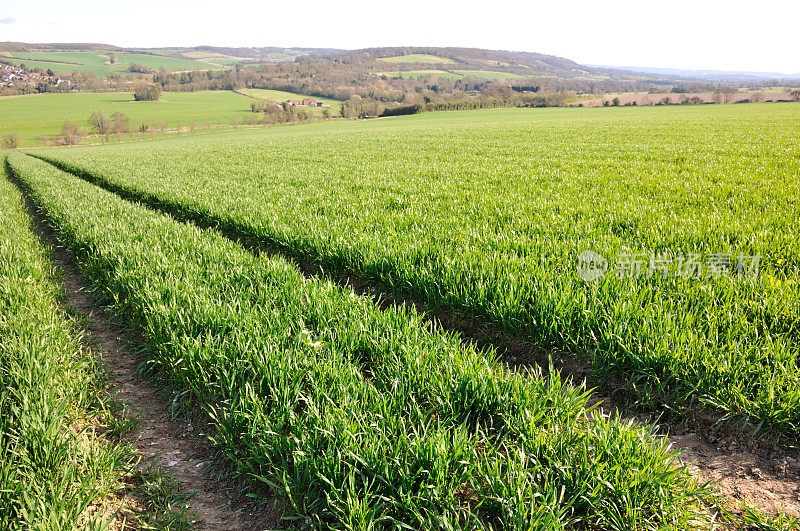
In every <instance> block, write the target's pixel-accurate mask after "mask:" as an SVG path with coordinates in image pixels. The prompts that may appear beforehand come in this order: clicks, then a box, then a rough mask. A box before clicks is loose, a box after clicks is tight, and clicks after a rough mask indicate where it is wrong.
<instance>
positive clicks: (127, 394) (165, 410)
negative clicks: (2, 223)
mask: <svg viewBox="0 0 800 531" xmlns="http://www.w3.org/2000/svg"><path fill="white" fill-rule="evenodd" d="M12 180H13V181H14V183H15V184H17V185H18V186H19V183H18V182H16V180H15V179H12ZM23 192H24V191H23ZM24 195H25V200H26V205H27V207H28V211H29V212H30V214H31V216H32V218H33V220H34V225H35V227H36V229H37V231H38V233H39V235H40V237H41V238H42V240H43V241H44V242H45V243H46V244H47V245H48V246H49V247H50V248H51V250H52V256H53V259H54V262H55V264H56V265H57V266H58V267H59V269H60V271H61V273H62V278H61V283H62V285H63V287H64V291H65V293H64V298H63V301H62V304H63V306H64V307H65V308H66V309H67V310H68V311H70V312H71V313H72V314H73V315H77V316H78V322H80V323H81V324H82V325H83V330H84V336H85V344H87V345H88V346H90V348H92V350H93V351H95V352H97V354H98V355H99V356H100V358H101V360H102V363H103V366H104V367H105V368H106V370H107V371H108V372H109V373H110V388H111V389H110V390H111V392H112V393H114V394H115V396H116V399H117V400H119V401H120V402H122V403H123V404H125V405H126V406H127V408H128V409H127V412H126V417H127V418H134V417H136V418H138V419H139V420H138V424H137V426H136V428H135V429H134V430H133V431H132V433H129V434H127V435H125V436H124V438H125V440H126V441H127V442H129V443H131V444H132V445H133V446H134V447H135V448H136V450H137V452H138V453H139V454H140V455H141V456H142V457H143V459H142V467H143V468H144V469H152V468H153V467H155V468H156V469H161V470H163V471H164V472H166V473H168V474H171V475H172V476H173V477H175V478H176V479H177V480H178V481H179V482H180V486H181V490H182V491H183V492H188V493H195V494H194V495H193V496H192V498H191V500H190V501H189V510H190V512H191V513H193V514H194V515H196V516H197V518H198V519H199V522H198V524H199V527H202V528H203V529H209V530H214V531H229V530H230V531H233V530H242V531H244V530H247V531H255V530H266V529H278V528H279V525H278V524H279V518H280V513H279V511H278V510H277V509H275V508H273V507H274V505H271V506H270V507H269V508H266V509H265V508H260V507H259V508H255V507H253V506H251V505H249V504H246V503H242V502H235V501H234V500H233V499H232V497H231V496H229V494H228V493H235V486H234V485H233V484H231V483H229V482H225V481H220V480H217V479H216V478H214V477H213V473H212V474H207V473H206V471H207V470H208V467H209V465H211V462H212V457H213V456H214V449H213V448H212V446H211V444H210V442H209V441H208V438H207V436H208V433H209V430H210V428H211V427H210V426H208V425H207V424H205V423H204V422H203V421H202V420H201V419H198V418H181V419H178V418H173V417H172V415H171V414H170V413H169V411H170V406H171V399H170V397H168V396H167V395H166V393H165V392H163V391H160V390H159V389H158V388H157V387H156V385H155V384H154V382H152V381H148V380H145V379H144V378H142V377H140V376H139V374H138V368H139V366H140V364H141V363H142V362H143V361H144V359H143V358H141V357H140V356H137V354H136V353H135V349H134V347H133V345H136V344H137V343H140V342H141V337H137V335H136V334H135V333H134V332H132V331H130V330H125V329H123V328H122V327H121V326H120V325H119V324H118V323H117V321H115V320H114V318H113V316H112V315H110V314H109V312H108V310H107V309H106V308H105V307H103V306H102V305H100V304H98V301H97V298H96V297H95V296H94V295H93V294H92V293H90V292H89V291H88V290H87V284H86V283H85V282H84V281H83V278H82V277H81V275H80V273H79V272H78V267H77V264H76V263H75V260H74V258H73V257H72V256H71V255H70V254H69V253H68V252H67V251H66V250H65V249H64V247H63V246H62V245H60V244H59V243H58V240H57V238H56V236H55V234H54V233H53V231H52V230H51V229H50V228H49V227H48V226H47V225H46V224H45V222H44V221H43V220H42V217H41V216H40V215H39V214H38V212H36V210H35V208H34V207H33V206H32V205H31V203H30V200H29V197H28V195H27V194H24ZM121 505H122V508H123V510H122V512H121V517H120V518H118V519H117V520H118V521H117V522H114V523H113V524H112V528H114V529H120V528H122V527H123V526H122V525H121V523H120V522H119V520H121V519H122V518H125V519H126V520H127V525H125V526H124V528H125V529H128V528H129V526H130V525H131V522H132V521H134V520H135V519H133V518H131V512H130V509H131V508H138V507H139V505H140V503H139V501H138V500H137V499H135V497H133V496H130V495H129V496H126V497H125V498H124V499H123V500H121Z"/></svg>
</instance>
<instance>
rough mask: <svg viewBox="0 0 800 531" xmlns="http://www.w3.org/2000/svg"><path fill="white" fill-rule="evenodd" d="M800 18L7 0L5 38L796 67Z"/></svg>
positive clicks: (639, 7) (678, 4) (761, 7)
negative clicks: (463, 50) (426, 49)
mask: <svg viewBox="0 0 800 531" xmlns="http://www.w3.org/2000/svg"><path fill="white" fill-rule="evenodd" d="M798 20H800V1H798V0H761V1H758V2H756V1H752V0H751V1H747V2H742V1H737V0H727V1H724V2H723V1H717V0H711V1H704V0H693V1H687V0H671V1H668V2H648V1H647V0H639V1H636V2H634V1H629V0H622V1H617V2H597V1H596V0H592V1H583V0H573V1H572V2H569V3H567V2H559V1H557V0H549V1H547V2H540V1H536V0H527V1H505V0H495V1H492V2H486V1H484V2H480V3H478V2H468V1H462V2H447V1H438V2H437V1H435V0H425V1H422V0H404V1H399V2H386V1H364V0H355V1H348V0H342V1H339V2H331V1H327V2H323V1H320V0H307V1H298V0H293V1H282V2H271V1H267V0H262V1H253V0H236V1H232V2H219V1H216V2H210V1H206V0H195V1H185V0H136V1H134V2H131V1H125V2H122V1H117V0H105V1H98V0H71V1H64V0H0V41H22V42H102V43H105V44H115V45H117V46H123V47H168V46H196V45H202V44H206V45H213V46H281V47H316V48H343V49H356V48H367V47H374V46H464V47H476V48H489V49H496V50H515V51H528V52H540V53H546V54H552V55H558V56H561V57H566V58H569V59H572V60H574V61H577V62H579V63H582V64H601V65H618V66H652V67H662V68H682V69H709V70H738V71H759V72H780V73H786V74H794V73H800V53H798V51H799V48H800V47H798V40H797V38H796V35H797V33H798V29H797V28H798Z"/></svg>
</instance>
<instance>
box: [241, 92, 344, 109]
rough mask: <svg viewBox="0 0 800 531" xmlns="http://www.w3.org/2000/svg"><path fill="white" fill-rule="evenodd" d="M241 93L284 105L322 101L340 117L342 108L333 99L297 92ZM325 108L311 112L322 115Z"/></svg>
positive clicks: (340, 103)
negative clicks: (305, 100) (284, 103)
mask: <svg viewBox="0 0 800 531" xmlns="http://www.w3.org/2000/svg"><path fill="white" fill-rule="evenodd" d="M239 92H241V93H242V94H246V95H248V96H250V97H252V98H256V99H259V100H271V101H274V102H276V103H283V102H284V101H286V100H300V101H302V100H303V98H309V97H310V98H314V99H315V100H317V101H321V102H322V103H327V104H328V105H329V106H330V107H329V108H330V110H331V112H332V113H333V114H334V115H338V113H339V110H340V109H341V107H342V102H341V101H339V100H334V99H331V98H319V97H317V96H308V95H306V94H297V93H295V92H284V91H282V90H269V89H242V90H240V91H239ZM323 109H325V107H311V108H309V110H311V111H313V112H315V113H317V114H321V113H322V110H323Z"/></svg>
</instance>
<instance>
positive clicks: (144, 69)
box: [125, 63, 153, 74]
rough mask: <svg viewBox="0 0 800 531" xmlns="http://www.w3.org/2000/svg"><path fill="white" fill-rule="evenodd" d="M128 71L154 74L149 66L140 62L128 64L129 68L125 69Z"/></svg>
mask: <svg viewBox="0 0 800 531" xmlns="http://www.w3.org/2000/svg"><path fill="white" fill-rule="evenodd" d="M125 71H126V72H130V73H131V74H152V73H153V71H152V70H150V69H149V68H147V67H146V66H144V65H140V64H139V63H131V64H129V65H128V68H126V69H125Z"/></svg>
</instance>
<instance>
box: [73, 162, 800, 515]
mask: <svg viewBox="0 0 800 531" xmlns="http://www.w3.org/2000/svg"><path fill="white" fill-rule="evenodd" d="M77 176H78V177H82V176H81V175H77ZM106 189H108V188H106ZM109 191H111V192H113V193H117V194H118V195H120V196H121V197H123V198H125V199H128V200H132V199H133V198H131V197H127V196H126V195H125V194H124V193H122V192H121V191H120V190H114V189H110V190H109ZM146 206H148V207H149V208H152V209H154V210H158V211H161V212H163V213H165V214H167V215H173V214H172V213H171V212H169V211H168V210H167V209H166V208H164V206H163V205H159V204H146ZM186 216H189V217H188V218H187V217H186ZM173 217H174V216H173ZM176 219H179V220H180V221H184V222H192V223H195V224H197V225H199V226H203V227H207V228H208V227H211V228H214V229H216V230H218V231H219V232H220V233H221V234H223V235H224V236H226V237H227V238H229V239H231V240H234V241H236V242H238V243H240V244H241V245H243V246H244V247H246V248H247V249H249V250H250V251H251V252H253V253H254V254H261V253H263V254H265V255H279V256H282V257H284V258H287V259H289V260H290V261H292V262H293V263H295V264H296V265H297V267H298V268H299V269H300V271H301V272H302V273H303V274H304V275H306V276H309V277H324V278H328V279H330V280H333V281H335V282H337V283H338V284H340V285H342V286H347V287H350V288H352V289H353V290H354V291H355V292H356V293H359V294H361V295H366V296H370V297H372V298H373V299H376V300H379V301H380V304H381V305H382V306H383V307H384V308H385V307H389V306H391V305H410V306H413V307H414V308H415V309H416V310H417V311H418V312H419V313H421V314H422V315H424V316H425V318H426V320H427V322H428V323H429V326H431V327H432V328H442V329H444V330H447V331H454V332H458V333H459V334H460V335H461V338H462V340H463V341H464V342H465V343H470V344H474V345H475V346H477V347H479V348H491V349H494V350H495V351H496V353H497V355H498V356H499V359H500V361H501V362H502V363H503V364H504V365H506V366H507V367H508V368H509V370H525V369H526V368H530V367H534V366H538V367H540V368H542V369H543V371H544V372H546V371H547V370H549V357H550V354H551V353H548V352H542V351H541V350H540V349H537V348H536V346H535V345H533V344H531V343H530V342H528V341H526V340H524V339H521V338H517V337H513V336H509V335H508V334H505V333H503V332H502V331H499V330H497V329H496V328H494V327H492V326H487V325H485V324H481V323H476V322H474V321H472V320H470V319H467V318H464V317H463V316H458V315H454V314H451V313H446V312H441V311H433V310H431V309H429V308H427V307H426V306H425V304H423V303H421V302H420V301H416V300H412V299H410V298H403V297H396V296H395V295H394V294H392V293H391V292H388V291H387V290H384V289H383V288H382V287H381V286H379V285H377V284H376V283H374V282H369V281H365V280H363V279H359V278H354V277H351V276H348V275H339V276H337V275H332V274H330V273H328V272H326V271H325V270H324V269H323V267H322V266H321V265H320V264H319V263H316V262H314V261H313V260H308V259H305V258H297V257H293V256H287V253H286V252H285V250H283V249H277V248H275V247H274V246H273V245H271V244H269V243H268V242H254V241H252V240H248V239H245V238H241V237H239V236H238V235H236V234H231V233H228V232H226V231H224V230H222V229H221V228H220V227H218V226H210V225H209V224H208V223H206V222H204V221H203V220H201V219H199V218H198V219H193V218H191V216H190V215H189V214H187V213H185V212H184V213H183V217H181V218H177V217H176ZM553 358H554V360H555V361H554V363H555V368H556V369H558V370H559V371H560V373H561V375H562V377H564V378H571V379H572V380H573V381H575V382H576V383H579V382H582V381H584V380H587V379H588V380H589V385H590V386H592V385H595V384H594V383H593V382H592V381H591V379H590V376H591V370H590V369H591V368H590V366H589V364H588V363H587V362H585V361H584V360H579V359H576V358H575V357H573V356H570V355H553ZM597 385H598V389H597V390H596V392H595V393H594V394H593V399H594V401H595V402H597V403H598V404H599V406H598V407H599V408H600V410H601V411H602V412H603V413H604V414H606V415H612V414H617V413H618V414H619V415H620V416H621V417H623V418H626V419H632V420H634V421H635V422H637V423H640V424H653V423H654V418H653V415H652V413H650V414H647V413H641V412H638V411H635V410H633V409H632V408H629V407H628V406H627V405H626V402H625V400H623V399H620V397H621V395H622V394H623V393H622V392H621V389H618V388H616V387H621V385H619V386H615V384H614V383H613V382H612V383H604V384H597ZM714 420H715V419H713V418H707V419H706V418H703V415H702V414H698V415H697V419H696V420H686V421H685V422H682V423H679V422H676V421H672V420H667V421H663V420H658V422H657V428H658V431H659V432H660V433H663V434H664V436H665V437H668V440H669V442H671V444H672V445H673V448H675V449H682V452H681V454H680V456H679V459H680V461H681V463H682V464H685V465H686V466H687V468H688V469H689V470H690V471H691V472H692V473H693V474H695V475H696V476H697V477H698V478H699V479H700V480H701V481H703V482H710V483H711V485H712V486H713V487H714V488H715V489H716V490H717V491H718V492H719V493H720V494H722V495H723V496H725V497H727V498H729V499H731V500H734V501H744V502H747V503H749V504H750V505H752V506H754V507H756V508H757V509H759V510H760V511H762V512H765V513H767V514H773V515H775V514H779V513H785V514H789V515H792V516H794V517H800V455H798V453H797V452H796V451H794V450H791V449H788V448H787V445H786V444H785V442H783V443H782V442H781V441H776V440H775V439H773V438H771V437H769V436H767V435H764V434H757V433H755V432H754V430H753V429H752V428H750V427H746V426H745V427H736V426H732V425H724V426H723V427H722V428H720V429H715V428H714V427H713V421H714Z"/></svg>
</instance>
